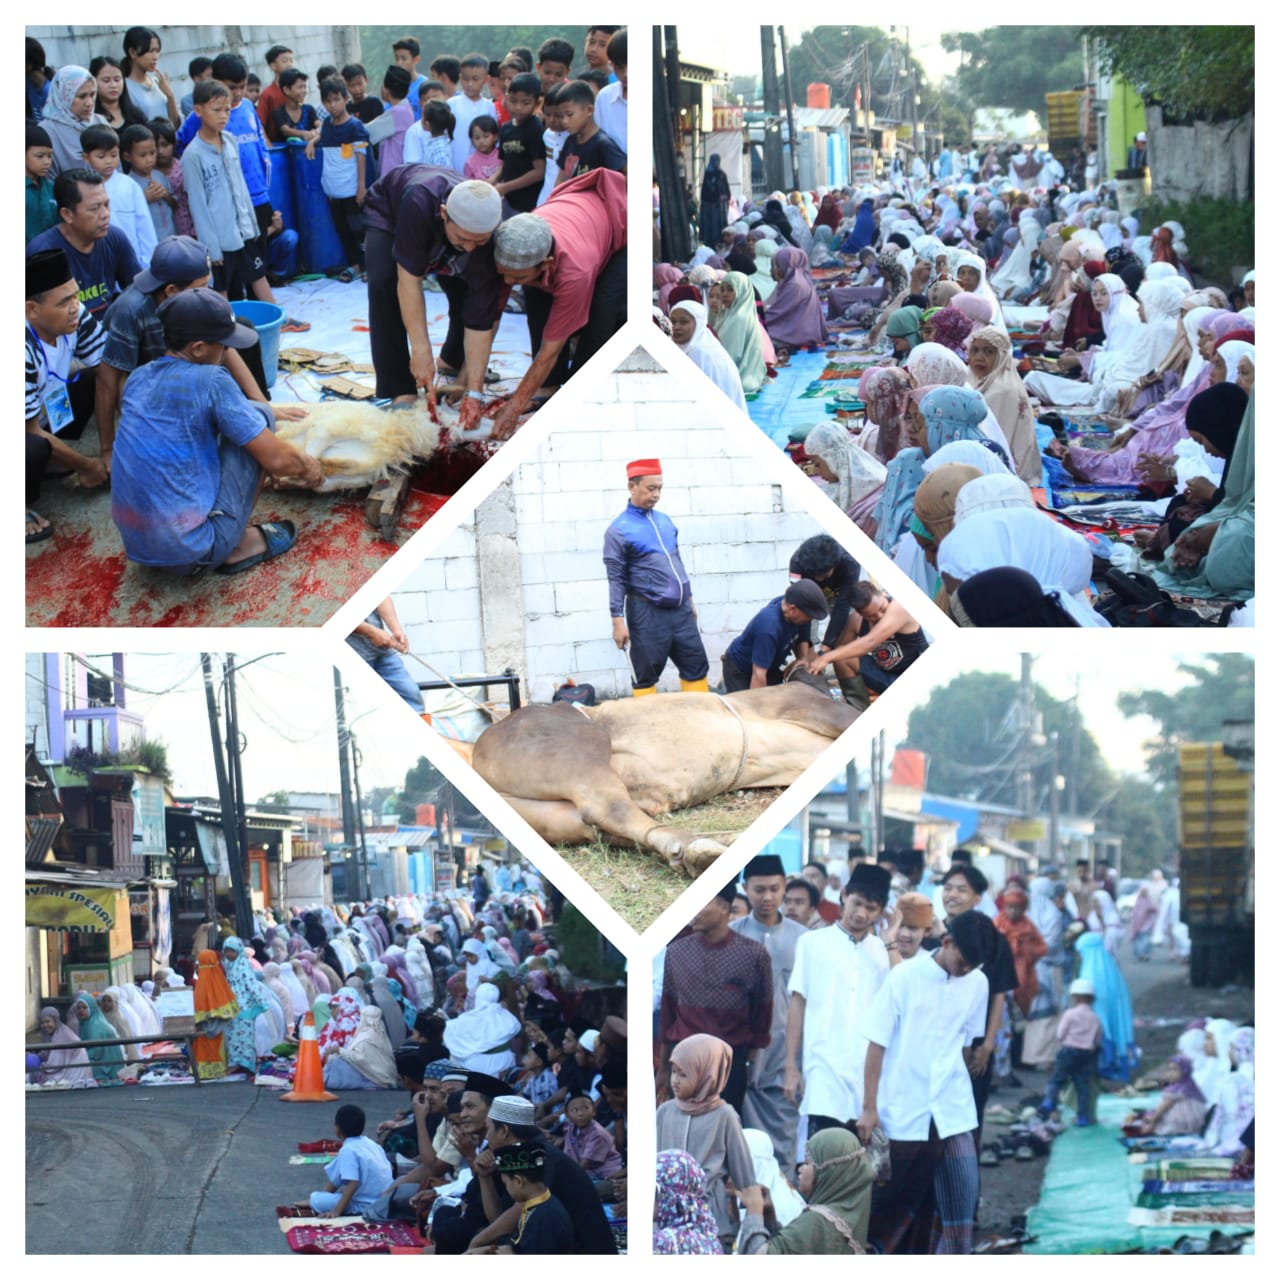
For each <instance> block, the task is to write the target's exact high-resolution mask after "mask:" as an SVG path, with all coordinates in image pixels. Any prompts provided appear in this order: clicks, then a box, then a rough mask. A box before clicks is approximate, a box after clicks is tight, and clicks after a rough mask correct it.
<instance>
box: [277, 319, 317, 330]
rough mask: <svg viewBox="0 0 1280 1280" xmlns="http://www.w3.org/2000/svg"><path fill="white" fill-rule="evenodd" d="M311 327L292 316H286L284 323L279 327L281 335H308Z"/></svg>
mask: <svg viewBox="0 0 1280 1280" xmlns="http://www.w3.org/2000/svg"><path fill="white" fill-rule="evenodd" d="M310 330H311V325H310V324H308V323H307V321H305V320H296V319H294V317H293V316H286V317H285V322H284V324H282V325H281V326H280V332H281V333H308V332H310Z"/></svg>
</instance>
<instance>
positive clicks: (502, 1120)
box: [489, 1093, 535, 1125]
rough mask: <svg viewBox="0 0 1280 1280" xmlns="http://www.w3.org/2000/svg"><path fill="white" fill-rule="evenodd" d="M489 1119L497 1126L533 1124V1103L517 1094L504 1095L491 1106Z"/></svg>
mask: <svg viewBox="0 0 1280 1280" xmlns="http://www.w3.org/2000/svg"><path fill="white" fill-rule="evenodd" d="M489 1119H490V1120H492V1121H493V1122H494V1123H495V1124H506V1125H512V1124H533V1123H534V1119H535V1116H534V1107H533V1103H532V1102H530V1101H529V1099H528V1098H522V1097H520V1095H519V1094H516V1093H510V1094H504V1095H502V1097H499V1098H494V1100H493V1101H492V1102H491V1103H490V1104H489Z"/></svg>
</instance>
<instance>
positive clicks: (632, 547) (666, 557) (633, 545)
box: [604, 502, 693, 618]
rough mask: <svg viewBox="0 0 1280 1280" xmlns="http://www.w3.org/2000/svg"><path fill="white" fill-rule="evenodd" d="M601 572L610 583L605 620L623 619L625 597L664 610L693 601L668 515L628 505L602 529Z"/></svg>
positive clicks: (687, 576)
mask: <svg viewBox="0 0 1280 1280" xmlns="http://www.w3.org/2000/svg"><path fill="white" fill-rule="evenodd" d="M604 567H605V572H606V573H607V574H608V578H609V616H610V617H613V618H621V617H622V609H623V602H624V600H625V598H626V597H627V596H628V595H638V596H643V597H644V598H645V599H646V600H648V601H649V602H650V604H656V605H658V606H659V608H663V609H677V608H680V607H681V606H682V605H683V604H684V603H685V602H686V601H688V600H690V599H692V595H693V593H692V591H691V590H690V589H689V575H688V574H687V573H686V572H685V571H684V565H683V564H682V563H681V561H680V547H679V535H678V534H677V533H676V527H675V525H674V524H672V522H671V518H670V517H669V516H665V515H663V514H662V512H661V511H656V510H649V511H645V510H643V509H642V508H640V507H637V506H634V505H633V504H632V503H630V502H628V503H627V509H626V510H625V511H624V512H623V513H622V514H621V515H620V516H619V517H618V518H617V519H616V520H615V521H614V522H613V523H612V524H611V525H610V526H609V527H608V529H606V530H605V535H604Z"/></svg>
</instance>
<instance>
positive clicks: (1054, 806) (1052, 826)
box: [1049, 731, 1059, 862]
mask: <svg viewBox="0 0 1280 1280" xmlns="http://www.w3.org/2000/svg"><path fill="white" fill-rule="evenodd" d="M1049 758H1050V761H1051V767H1052V770H1053V772H1052V773H1050V775H1049V861H1050V862H1057V861H1058V796H1059V792H1058V734H1057V732H1056V731H1055V732H1053V733H1051V734H1050V735H1049Z"/></svg>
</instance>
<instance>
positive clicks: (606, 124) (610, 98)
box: [596, 27, 627, 152]
mask: <svg viewBox="0 0 1280 1280" xmlns="http://www.w3.org/2000/svg"><path fill="white" fill-rule="evenodd" d="M609 63H610V65H611V66H612V67H613V71H614V74H615V75H616V76H617V77H618V78H617V80H615V81H614V82H613V83H612V84H610V85H606V86H605V87H604V88H603V89H601V90H600V92H599V93H598V94H596V124H598V125H599V126H600V128H601V129H603V130H604V131H605V133H607V134H608V135H609V137H611V138H612V139H613V140H614V142H616V143H617V144H618V146H619V147H621V148H622V150H623V151H624V152H625V151H626V149H627V29H626V27H623V28H622V29H621V30H620V31H615V32H614V33H613V35H612V36H611V37H610V38H609Z"/></svg>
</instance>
